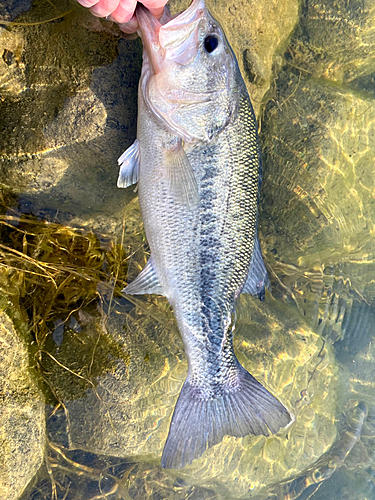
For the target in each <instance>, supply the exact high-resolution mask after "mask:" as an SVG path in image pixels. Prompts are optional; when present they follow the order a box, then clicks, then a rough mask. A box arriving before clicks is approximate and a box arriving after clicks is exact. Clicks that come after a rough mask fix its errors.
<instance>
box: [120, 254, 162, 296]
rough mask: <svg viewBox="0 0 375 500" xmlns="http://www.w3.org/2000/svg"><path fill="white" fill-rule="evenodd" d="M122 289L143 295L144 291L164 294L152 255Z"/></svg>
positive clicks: (128, 292)
mask: <svg viewBox="0 0 375 500" xmlns="http://www.w3.org/2000/svg"><path fill="white" fill-rule="evenodd" d="M122 291H123V293H126V294H129V295H143V294H146V293H154V294H157V295H164V293H163V289H162V286H161V284H160V282H159V279H158V276H157V273H156V267H155V264H154V260H153V258H152V256H151V257H150V259H149V260H148V262H147V264H146V265H145V267H144V268H143V269H142V271H141V272H140V273H139V274H138V276H137V277H136V278H135V280H134V281H132V282H131V283H130V285H128V286H126V287H125V288H124V289H123V290H122Z"/></svg>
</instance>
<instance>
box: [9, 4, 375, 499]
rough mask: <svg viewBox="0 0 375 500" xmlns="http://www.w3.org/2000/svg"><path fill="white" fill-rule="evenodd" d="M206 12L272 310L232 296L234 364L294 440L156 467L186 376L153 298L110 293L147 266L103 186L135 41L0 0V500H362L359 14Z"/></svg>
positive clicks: (367, 160)
mask: <svg viewBox="0 0 375 500" xmlns="http://www.w3.org/2000/svg"><path fill="white" fill-rule="evenodd" d="M185 4H186V2H185ZM209 6H210V7H211V8H212V11H213V13H214V14H215V16H217V17H218V18H219V20H220V21H221V23H222V24H223V26H224V27H225V30H226V32H227V35H228V38H229V40H230V42H231V44H232V46H233V49H234V50H235V52H236V54H237V57H238V61H239V64H240V67H241V69H242V72H243V75H244V78H245V81H246V84H247V86H248V89H249V93H250V95H251V97H252V100H253V103H254V108H255V110H256V113H257V115H258V119H259V123H260V124H261V126H260V140H261V148H262V157H263V164H264V177H263V187H262V195H261V203H260V239H261V244H262V249H263V253H264V255H265V261H266V264H267V267H268V270H269V274H270V278H271V282H272V295H271V294H267V296H266V302H265V303H261V302H259V301H258V300H255V299H254V298H251V297H248V296H241V297H240V299H239V301H238V304H237V315H238V319H237V328H236V337H235V349H236V353H237V355H238V358H239V360H240V362H241V363H242V364H243V365H244V366H245V367H246V368H247V369H248V370H249V371H250V372H251V373H252V374H253V375H254V376H255V377H256V378H257V379H258V380H259V381H261V382H262V383H264V384H265V385H266V387H267V388H269V389H270V390H271V391H272V392H273V393H274V394H276V395H277V396H278V397H279V398H280V399H281V400H282V401H283V402H284V403H285V404H286V405H287V406H288V408H289V409H290V410H291V411H292V412H293V413H294V414H295V416H296V422H295V423H294V424H293V425H292V426H291V427H290V428H289V429H287V430H282V431H280V432H279V433H278V435H277V436H274V437H270V438H265V437H257V438H254V437H251V436H248V437H245V438H240V439H235V438H230V437H226V438H225V439H224V440H223V442H222V443H220V444H218V445H217V446H215V447H213V448H212V449H210V450H208V451H207V452H206V453H205V455H204V456H203V457H202V458H201V459H199V460H197V461H195V462H194V463H193V464H192V465H190V466H188V467H186V469H184V470H183V471H166V470H163V469H161V468H160V465H159V464H160V456H161V452H162V448H163V445H164V442H165V439H166V436H167V432H168V426H169V422H170V417H171V413H172V411H173V408H174V404H175V401H176V399H177V396H178V393H179V390H180V387H181V384H182V382H183V380H184V377H185V376H186V370H187V365H186V358H185V354H184V351H183V346H182V341H181V339H180V337H179V334H178V331H177V328H176V325H175V322H174V318H173V313H172V311H171V309H170V307H169V306H168V304H167V303H166V301H165V300H164V299H163V298H161V297H157V296H150V297H146V296H145V297H136V298H134V297H127V298H126V299H125V298H123V297H122V296H121V293H120V291H121V289H122V288H123V287H124V286H125V284H126V283H127V282H128V281H129V282H130V281H131V280H132V279H134V277H135V276H136V275H137V274H138V272H139V271H140V269H142V267H143V266H144V264H145V262H146V261H147V258H148V248H147V244H146V241H145V237H144V233H143V227H142V221H141V218H140V215H139V209H138V203H137V195H136V193H134V190H133V189H132V188H129V189H127V190H119V189H117V187H116V181H117V175H118V169H117V158H118V157H119V156H120V155H121V153H122V152H123V151H124V150H125V149H126V148H127V147H128V146H129V145H130V144H131V143H132V141H133V140H134V138H135V134H136V113H137V103H136V99H137V82H138V78H139V73H140V68H141V44H140V42H139V40H138V39H136V38H135V37H124V36H123V35H122V34H121V32H120V31H119V30H118V29H117V27H116V26H113V25H112V24H111V23H107V22H105V21H101V20H98V19H96V18H94V17H93V16H91V14H90V13H88V12H86V11H85V9H83V8H80V7H78V6H77V5H76V4H75V3H74V2H73V1H69V0H63V1H61V2H58V3H57V2H55V1H54V0H39V1H34V2H31V1H30V2H28V1H18V2H11V1H7V2H0V18H1V19H2V20H5V21H6V22H7V23H8V24H0V30H1V31H0V55H1V56H2V59H0V94H1V99H0V109H1V111H0V113H1V123H0V130H1V133H0V151H1V169H0V183H1V187H2V191H1V199H0V207H1V208H0V214H1V215H0V233H1V234H0V287H1V291H2V294H1V300H0V309H1V318H0V326H1V328H0V335H1V336H0V360H1V369H0V384H1V385H0V395H1V398H2V401H3V407H2V408H3V409H2V410H1V411H0V441H1V443H2V447H1V450H2V451H1V452H0V464H1V467H0V496H1V498H4V499H9V500H10V499H16V498H22V500H31V499H33V500H39V499H50V498H57V499H59V500H61V499H64V500H72V499H83V500H97V499H108V500H114V499H119V500H120V499H125V500H129V499H131V500H136V499H137V500H138V499H139V500H141V499H146V498H147V499H148V498H150V499H155V500H156V499H176V500H177V499H178V500H179V499H189V500H192V499H196V500H205V499H207V500H208V499H212V500H213V499H215V500H221V499H232V498H233V499H240V498H253V499H255V500H266V499H281V500H283V499H289V500H292V499H299V500H302V499H307V498H314V499H327V498H329V499H332V500H343V499H349V498H355V499H356V500H357V499H358V500H365V499H366V500H368V499H373V498H375V488H374V460H375V452H374V449H375V448H374V445H375V442H374V439H375V438H374V436H375V430H374V423H375V404H374V401H375V398H374V396H375V387H374V380H375V373H374V366H375V365H374V358H375V352H374V342H373V340H374V326H373V325H374V319H375V301H374V297H375V280H374V278H373V276H374V275H375V273H374V272H373V271H375V261H374V256H375V251H374V248H375V244H374V228H375V225H374V224H375V181H374V176H373V165H374V159H375V158H374V157H375V101H374V99H375V92H374V88H375V87H374V78H375V76H374V75H375V49H374V47H375V43H374V42H375V30H374V28H373V26H374V21H375V8H374V6H373V2H372V1H366V0H365V1H362V2H360V3H359V2H351V3H350V4H349V3H348V2H345V1H342V2H334V1H333V0H332V1H330V0H326V1H325V2H319V3H318V2H315V1H310V0H309V1H307V2H305V3H304V5H303V6H300V5H299V2H298V1H297V0H295V1H293V0H285V1H283V2H278V3H274V2H271V0H262V1H261V2H259V1H258V2H255V1H254V2H243V3H241V2H234V1H233V2H231V1H229V0H228V1H224V0H217V1H215V2H214V1H213V2H211V3H209ZM183 7H184V3H182V2H174V3H173V4H172V9H173V10H175V11H176V10H179V9H181V8H183ZM12 21H13V24H9V23H10V22H12ZM21 429H23V431H24V432H22V431H21ZM25 430H26V432H25ZM36 471H38V472H36ZM21 472H22V473H21Z"/></svg>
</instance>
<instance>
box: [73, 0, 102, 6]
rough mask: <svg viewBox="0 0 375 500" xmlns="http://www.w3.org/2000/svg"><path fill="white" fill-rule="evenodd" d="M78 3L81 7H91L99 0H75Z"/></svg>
mask: <svg viewBox="0 0 375 500" xmlns="http://www.w3.org/2000/svg"><path fill="white" fill-rule="evenodd" d="M77 1H78V3H79V4H80V5H83V7H92V6H93V5H95V4H97V3H98V2H99V0H77Z"/></svg>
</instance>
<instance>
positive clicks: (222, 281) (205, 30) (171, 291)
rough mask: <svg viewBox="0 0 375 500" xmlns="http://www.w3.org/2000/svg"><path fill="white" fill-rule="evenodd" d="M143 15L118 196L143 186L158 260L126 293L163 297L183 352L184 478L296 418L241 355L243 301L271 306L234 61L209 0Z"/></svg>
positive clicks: (174, 432) (252, 131) (178, 431)
mask: <svg viewBox="0 0 375 500" xmlns="http://www.w3.org/2000/svg"><path fill="white" fill-rule="evenodd" d="M136 12H137V19H138V22H139V26H140V30H139V32H140V35H141V38H142V42H143V45H144V53H143V67H142V75H141V81H140V85H139V95H138V132H137V141H136V142H135V143H134V145H133V146H132V147H131V148H130V149H129V152H126V153H124V155H122V157H121V158H120V160H119V162H120V164H121V169H120V175H119V181H118V185H119V186H121V187H126V186H127V185H130V184H132V183H133V182H136V181H138V194H139V204H140V208H141V213H142V218H143V222H144V228H145V233H146V237H147V240H148V243H149V246H150V249H151V258H150V260H149V262H148V263H147V265H146V267H145V269H144V270H143V271H142V272H141V274H140V275H139V276H138V277H137V278H136V279H135V280H134V282H133V283H131V284H130V285H128V286H127V287H126V288H125V289H124V292H125V293H130V294H140V293H161V294H164V295H165V296H166V297H167V299H168V301H169V302H170V304H171V305H172V307H173V311H174V315H175V317H176V320H177V325H178V328H179V331H180V333H181V336H182V339H183V342H184V347H185V352H186V355H187V358H188V367H189V369H188V376H187V379H186V381H185V383H184V385H183V387H182V389H181V392H180V396H179V399H178V401H177V403H176V407H175V411H174V414H173V417H172V421H171V425H170V431H169V435H168V438H167V441H166V444H165V448H164V451H163V456H162V462H161V463H162V466H163V467H168V468H179V467H184V466H185V465H186V464H188V463H190V462H191V461H192V460H194V459H195V458H198V457H199V456H200V455H202V453H204V451H205V449H207V447H210V446H213V445H215V444H216V443H218V442H220V441H221V439H222V438H223V437H224V435H227V434H229V435H233V436H244V435H246V434H255V435H258V434H264V435H268V434H269V431H270V432H272V433H274V432H277V431H278V430H279V429H280V428H281V427H283V426H286V425H288V424H289V423H290V422H291V421H292V419H293V417H292V416H291V414H290V413H289V412H288V410H287V409H286V408H285V407H284V406H283V405H282V404H281V403H280V402H279V401H278V400H277V399H276V398H275V397H274V396H272V395H271V394H270V393H269V392H268V391H267V390H266V389H265V388H264V387H263V386H262V385H261V384H260V383H259V382H257V381H256V380H255V379H254V377H252V376H251V375H250V374H249V373H248V372H247V371H246V370H245V369H244V368H243V367H242V366H241V365H240V363H239V362H238V360H237V358H236V356H235V354H234V351H233V333H234V322H233V321H232V316H233V313H234V306H235V300H236V298H237V297H238V296H239V294H240V293H241V292H246V293H253V294H257V295H258V296H259V298H261V299H262V300H263V298H264V287H265V286H266V285H267V284H268V277H267V271H266V269H265V266H264V263H263V260H262V255H261V250H260V245H259V240H258V237H257V213H258V202H259V190H260V185H261V174H262V172H261V159H260V151H259V145H258V135H257V125H256V121H255V117H254V113H253V109H252V105H251V102H250V99H249V96H248V93H247V90H246V87H245V84H244V82H243V80H242V77H241V74H240V71H239V68H238V64H237V61H236V59H235V56H234V54H233V52H232V50H231V48H230V46H229V44H228V42H227V40H226V38H225V35H224V33H223V31H222V29H221V27H220V25H219V24H218V23H217V21H216V20H215V19H214V18H213V17H212V16H211V15H210V13H209V12H208V10H207V9H206V7H205V5H204V2H203V0H194V1H193V3H192V5H191V6H190V7H189V8H188V9H187V10H186V11H185V12H184V13H182V14H180V15H179V16H177V17H176V18H174V19H171V18H170V16H168V14H166V16H167V19H166V20H164V21H163V24H161V23H159V21H157V20H156V19H155V18H154V17H153V16H152V15H151V14H150V13H149V12H148V11H147V10H146V9H145V8H144V7H142V6H141V5H139V6H138V7H137V11H136ZM207 37H210V43H209V44H206V43H205V42H206V39H207ZM163 43H164V46H163V45H162V44H163ZM207 47H208V49H209V50H207ZM216 49H217V51H216V53H215V50H216ZM211 52H212V55H210V54H211Z"/></svg>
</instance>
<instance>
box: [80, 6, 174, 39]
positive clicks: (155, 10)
mask: <svg viewBox="0 0 375 500" xmlns="http://www.w3.org/2000/svg"><path fill="white" fill-rule="evenodd" d="M77 1H78V3H80V4H81V5H83V6H84V7H89V8H90V10H91V12H92V13H93V14H94V16H98V17H107V18H108V20H110V21H114V22H116V23H118V24H119V26H120V28H121V29H122V30H123V31H125V32H126V33H132V32H134V31H136V30H137V28H138V23H137V20H136V19H135V16H134V11H135V7H136V5H137V0H77ZM167 1H168V0H143V1H142V4H143V5H144V6H145V7H146V9H148V10H149V11H150V12H151V13H152V14H153V15H154V16H155V17H159V18H160V17H161V16H162V14H163V11H164V5H165V4H166V3H167Z"/></svg>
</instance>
